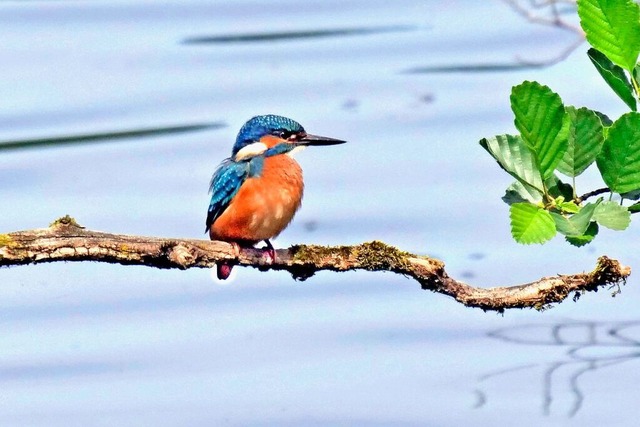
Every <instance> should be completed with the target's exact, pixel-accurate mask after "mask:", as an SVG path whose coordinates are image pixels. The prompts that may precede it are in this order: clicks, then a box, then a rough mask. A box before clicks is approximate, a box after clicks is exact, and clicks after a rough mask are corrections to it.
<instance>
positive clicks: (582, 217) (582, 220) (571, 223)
mask: <svg viewBox="0 0 640 427" xmlns="http://www.w3.org/2000/svg"><path fill="white" fill-rule="evenodd" d="M599 203H600V202H597V203H588V204H587V205H585V206H584V207H582V209H580V211H579V212H578V213H576V214H574V215H571V216H565V215H561V214H559V213H556V212H551V217H552V218H553V220H554V222H555V223H556V229H557V230H558V232H559V233H561V234H564V235H565V236H582V235H583V234H584V233H585V232H586V231H587V227H588V226H589V223H590V222H591V218H592V217H593V213H594V211H595V209H596V207H597V206H598V204H599Z"/></svg>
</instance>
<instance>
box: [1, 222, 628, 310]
mask: <svg viewBox="0 0 640 427" xmlns="http://www.w3.org/2000/svg"><path fill="white" fill-rule="evenodd" d="M221 260H225V261H227V262H229V261H230V262H231V263H233V264H237V265H241V266H251V267H255V268H258V269H260V270H270V269H271V270H286V271H288V272H290V273H291V275H292V276H293V277H294V278H295V279H298V280H305V279H308V278H309V277H311V276H313V275H314V274H315V273H316V272H317V271H321V270H331V271H348V270H368V271H390V272H394V273H398V274H402V275H405V276H408V277H411V278H413V279H415V280H416V281H418V282H419V283H420V285H421V287H422V289H426V290H431V291H434V292H438V293H441V294H444V295H449V296H451V297H453V298H454V299H455V300H456V301H458V302H460V303H462V304H464V305H466V306H468V307H479V308H481V309H483V310H496V311H500V312H502V311H504V310H505V309H509V308H525V307H532V308H536V309H543V308H547V307H548V306H549V305H550V304H553V303H557V302H561V301H562V300H564V299H565V298H566V297H567V296H568V295H569V294H570V293H571V292H575V293H576V295H575V296H574V300H575V299H577V296H579V295H580V294H581V293H583V292H586V291H597V290H598V288H600V287H603V286H606V287H611V286H616V287H619V285H620V284H621V283H622V284H624V283H625V281H626V278H627V277H628V276H629V274H630V273H631V269H630V268H629V267H625V266H622V265H621V264H620V263H619V262H618V261H616V260H613V259H609V258H607V257H605V256H603V257H600V258H599V259H598V263H597V265H596V268H595V269H594V270H593V271H592V272H590V273H578V274H573V275H557V276H551V277H543V278H542V279H539V280H537V281H535V282H531V283H527V284H523V285H518V286H511V287H495V288H476V287H473V286H470V285H467V284H465V283H462V282H459V281H457V280H454V279H452V278H451V277H449V275H448V274H447V273H446V271H445V269H444V263H443V262H442V261H439V260H437V259H434V258H430V257H427V256H419V255H414V254H411V253H408V252H404V251H401V250H399V249H396V248H394V247H393V246H389V245H386V244H384V243H382V242H377V241H374V242H369V243H363V244H360V245H355V246H333V247H327V246H316V245H296V246H292V247H290V248H289V249H280V250H278V251H277V254H276V261H275V262H273V263H271V262H270V260H269V258H268V257H265V256H264V252H263V251H262V250H261V249H254V248H242V249H240V250H238V249H237V246H235V245H232V244H230V243H226V242H219V241H213V242H209V241H206V240H195V239H173V238H160V237H143V236H129V235H121V234H111V233H102V232H97V231H91V230H86V229H84V228H82V227H81V226H79V225H78V224H77V223H76V222H75V220H73V218H71V217H69V216H65V217H63V218H60V219H58V220H56V221H55V222H54V223H53V224H51V226H49V228H43V229H36V230H27V231H17V232H13V233H8V234H0V267H1V266H12V265H24V264H34V263H43V262H54V261H99V262H107V263H117V264H125V265H132V264H133V265H146V266H150V267H157V268H178V269H187V268H192V267H200V268H210V267H213V266H214V265H215V262H216V261H221Z"/></svg>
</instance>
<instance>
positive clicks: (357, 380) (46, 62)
mask: <svg viewBox="0 0 640 427" xmlns="http://www.w3.org/2000/svg"><path fill="white" fill-rule="evenodd" d="M334 30H339V31H334ZM307 31H312V32H313V31H315V33H306V32H307ZM332 31H334V32H333V33H332ZM274 33H277V34H280V35H279V36H276V37H274V36H273V34H274ZM267 35H271V37H267ZM573 41H574V35H572V34H571V33H569V32H563V31H560V30H557V29H553V28H548V27H544V26H536V25H532V24H528V23H526V22H524V21H523V20H522V18H521V17H519V16H517V15H516V14H514V13H513V11H512V10H511V9H509V8H508V7H507V6H506V5H505V4H504V3H502V2H500V1H491V2H478V1H471V0H466V1H463V0H460V1H415V0H406V1H404V0H403V1H394V2H388V1H376V0H374V1H371V0H366V1H364V0H362V1H357V0H354V1H337V0H330V1H324V2H317V3H312V2H304V1H283V0H276V1H268V2H267V1H264V2H261V1H231V0H222V1H217V2H204V1H196V0H188V1H181V2H177V1H173V2H171V1H165V2H151V1H139V2H131V1H118V2H112V1H110V2H103V1H92V2H81V1H46V2H39V1H30V2H5V3H3V4H1V5H0V61H1V64H0V94H2V96H0V143H9V142H18V143H19V142H21V141H22V142H24V141H28V140H29V141H30V140H40V139H46V138H61V139H64V138H68V137H73V136H78V135H93V134H101V133H106V134H110V133H114V132H121V131H130V130H144V129H147V130H148V129H163V128H166V127H175V126H192V125H194V126H195V125H210V127H206V128H204V129H200V130H194V131H192V132H182V133H168V132H167V133H162V132H160V133H159V135H157V136H155V137H146V138H128V139H111V140H104V141H102V142H103V143H86V144H68V145H64V144H50V145H46V146H41V147H39V148H33V149H14V150H5V151H0V182H1V183H2V185H1V186H0V231H2V232H6V231H14V230H21V229H30V228H38V227H44V226H46V225H47V224H49V223H50V222H51V221H52V220H54V219H55V218H57V217H59V216H62V215H64V214H71V215H72V216H74V217H75V218H76V219H77V220H78V221H79V222H80V223H81V224H82V225H84V226H86V227H88V228H90V229H95V230H104V231H111V232H118V233H130V234H141V235H158V236H173V237H185V238H205V237H206V236H205V235H204V234H203V233H202V232H203V229H204V218H205V213H206V207H207V205H208V196H207V188H208V182H209V179H210V176H211V174H212V172H213V171H214V169H215V167H216V166H217V164H218V162H219V161H220V160H221V159H222V158H224V157H226V156H228V154H229V151H230V148H231V145H232V142H233V140H234V138H235V134H236V132H237V130H238V129H239V127H240V126H241V125H242V124H243V123H244V121H245V120H247V119H248V118H250V117H252V116H253V115H256V114H264V113H276V114H282V115H285V116H290V117H292V118H294V119H296V120H298V121H300V122H301V123H302V124H303V125H304V126H305V127H306V128H307V130H308V131H310V132H312V133H317V134H321V135H327V136H332V137H337V138H343V139H346V140H348V141H349V143H348V144H346V145H343V146H336V147H328V148H313V149H308V150H306V151H305V152H303V153H301V154H300V155H299V157H298V159H299V161H300V163H301V164H302V166H303V169H304V171H305V179H306V195H305V200H304V204H303V208H302V210H301V211H300V212H299V213H298V215H297V216H296V219H295V221H294V222H293V223H292V224H291V226H290V227H289V228H288V229H287V230H286V231H285V232H284V233H283V234H282V235H281V236H280V237H279V238H278V239H277V240H276V241H275V244H276V245H277V246H278V247H286V246H288V245H290V244H294V243H317V244H355V243H360V242H363V241H369V240H373V239H378V240H382V241H384V242H387V243H390V244H393V245H397V246H398V247H400V248H402V249H404V250H408V251H412V252H416V253H421V254H429V255H433V256H436V257H439V258H440V259H442V260H444V261H445V262H446V264H447V271H448V272H449V274H450V275H451V276H453V277H455V278H459V279H461V280H464V281H467V282H469V283H472V284H474V285H478V286H497V285H511V284H517V283H523V282H527V281H531V280H535V279H537V278H539V277H541V276H544V275H554V274H556V273H575V272H580V271H583V270H585V271H588V270H590V269H592V268H593V267H594V265H595V260H596V258H597V257H598V256H599V255H602V254H607V255H609V256H611V257H615V258H619V259H621V260H622V261H623V262H624V263H626V264H629V265H632V266H640V256H638V251H637V240H636V239H635V238H634V237H633V236H636V235H637V232H638V226H637V225H632V227H631V229H630V230H629V231H628V232H626V233H616V232H613V231H608V230H606V229H603V230H601V233H600V236H598V238H597V239H596V242H595V243H593V244H592V245H590V246H587V247H585V248H582V249H576V248H573V247H569V246H568V245H566V244H564V243H563V242H562V240H561V239H559V238H557V239H556V240H554V241H553V242H552V243H550V244H548V245H546V246H544V247H540V246H520V245H517V244H516V243H514V242H513V241H512V239H511V237H510V234H509V223H508V211H507V206H506V205H504V204H503V203H502V201H501V200H500V197H501V196H502V195H503V193H504V189H505V188H506V186H508V185H509V184H510V182H511V179H510V178H509V176H508V175H506V174H505V173H504V172H502V171H501V170H500V169H499V168H498V167H497V166H496V165H495V163H494V162H493V161H492V160H491V159H490V157H489V156H488V155H487V154H486V153H485V152H484V151H483V150H482V149H481V148H480V146H479V145H478V143H477V142H478V140H479V139H480V138H482V137H488V136H492V135H495V134H499V133H506V132H514V127H513V122H512V116H511V113H510V108H509V93H510V88H511V86H513V85H515V84H518V83H520V82H521V81H523V80H525V79H530V80H534V79H535V80H538V81H540V82H542V83H544V84H547V85H549V86H551V87H552V88H554V89H555V90H556V91H557V92H559V93H560V94H561V96H562V97H563V99H564V101H565V102H566V103H567V104H573V105H578V106H582V105H585V106H588V107H590V108H593V109H598V110H601V111H604V112H607V113H608V114H609V115H610V116H611V117H617V116H618V115H620V114H621V113H623V112H624V111H625V106H624V104H623V103H622V102H621V101H619V100H618V99H617V98H616V97H615V95H613V94H612V93H611V92H610V91H609V90H608V89H607V88H606V87H605V85H604V84H603V83H602V82H601V81H600V77H599V76H598V75H597V73H596V72H595V70H594V69H593V68H592V66H591V64H590V63H589V61H588V59H587V57H586V55H585V51H586V49H587V47H586V45H583V46H581V47H580V48H578V49H577V50H576V51H575V52H574V53H573V54H572V55H571V56H570V57H569V58H568V59H567V60H566V61H564V62H561V63H559V64H557V65H554V66H551V67H546V68H523V69H515V70H512V71H503V72H440V73H415V72H411V70H414V69H415V68H417V67H438V66H451V65H462V66H464V65H483V64H513V63H517V60H518V58H520V59H524V60H530V61H540V60H547V59H549V58H553V57H554V56H555V55H557V54H559V53H560V52H561V51H562V50H563V49H565V48H566V47H567V46H568V45H570V44H571V43H573ZM578 185H579V187H578V191H579V192H580V191H587V190H589V189H593V188H595V186H597V185H598V181H597V174H596V173H594V172H593V171H591V173H588V174H587V176H586V177H584V178H581V179H580V180H579V182H578ZM0 284H1V285H2V286H0V424H2V425H47V426H54V425H60V426H68V425H120V426H123V425H136V426H137V425H154V426H158V425H167V426H169V425H433V426H449V425H451V426H456V425H470V424H472V425H495V424H496V423H502V424H506V425H511V424H513V423H517V424H518V425H523V426H527V425H541V424H542V425H576V426H601V425H632V420H634V419H636V417H637V402H638V399H637V393H636V390H637V384H638V383H639V382H640V375H639V374H638V372H640V370H639V369H638V362H637V360H636V352H637V346H638V344H637V342H636V340H635V339H634V338H633V337H634V336H639V335H640V333H639V331H638V330H637V327H636V324H635V323H634V322H635V321H636V319H637V318H638V315H637V307H638V304H637V301H638V298H639V297H640V294H639V292H638V290H637V284H638V282H637V279H636V278H635V277H632V279H631V280H630V281H629V282H628V284H627V286H626V287H624V288H623V292H622V294H621V295H619V296H617V297H616V298H612V297H611V296H610V293H609V292H607V291H600V292H598V293H597V294H589V295H585V296H584V297H583V298H581V299H580V301H579V302H578V303H573V302H571V301H568V302H565V303H563V304H561V305H559V306H557V307H555V308H553V309H552V310H549V311H546V312H543V313H538V312H535V311H529V310H527V311H510V312H507V313H506V314H505V315H504V316H501V315H497V314H495V313H484V312H482V311H480V310H477V309H468V308H465V307H463V306H461V305H460V304H458V303H455V302H454V301H452V300H451V299H449V298H447V297H444V296H442V295H436V294H432V293H430V292H425V291H422V290H420V288H419V286H418V285H417V284H416V283H415V282H412V281H411V280H409V279H407V278H404V277H401V276H398V275H393V274H390V273H366V272H356V273H354V272H350V273H343V274H337V273H320V274H317V275H316V276H314V277H313V278H311V279H309V280H308V281H306V282H303V283H300V282H295V281H293V280H292V279H291V277H290V276H289V275H287V274H286V273H283V272H268V273H261V272H258V271H256V270H253V269H238V271H237V276H235V278H234V280H233V281H232V282H231V283H229V284H226V285H221V284H220V283H218V282H216V281H215V280H214V279H212V276H211V272H210V271H207V270H196V269H194V270H189V271H160V270H154V269H150V268H144V267H131V266H128V267H123V266H117V265H103V264H97V263H56V264H51V265H37V266H27V267H16V268H10V269H2V270H0ZM612 331H613V332H612ZM634 332H635V334H634ZM622 335H624V337H626V338H624V339H623V338H620V336H622ZM559 336H562V337H561V338H558V337H559ZM509 337H511V338H509ZM594 337H596V338H594ZM575 348H579V351H572V349H575ZM629 423H631V424H629Z"/></svg>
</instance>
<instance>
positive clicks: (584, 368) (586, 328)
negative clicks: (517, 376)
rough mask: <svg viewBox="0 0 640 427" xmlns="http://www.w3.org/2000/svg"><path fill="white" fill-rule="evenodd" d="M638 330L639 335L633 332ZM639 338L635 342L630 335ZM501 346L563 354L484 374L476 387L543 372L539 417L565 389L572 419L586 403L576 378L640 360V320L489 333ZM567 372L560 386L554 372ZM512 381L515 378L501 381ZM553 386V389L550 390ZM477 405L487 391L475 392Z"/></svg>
mask: <svg viewBox="0 0 640 427" xmlns="http://www.w3.org/2000/svg"><path fill="white" fill-rule="evenodd" d="M634 327H637V330H635V331H634V330H632V328H634ZM634 333H635V334H636V335H638V338H635V337H634V336H633V334H634ZM487 336H489V337H490V338H494V339H497V340H500V341H503V342H505V343H511V344H523V345H528V346H544V347H556V348H557V347H560V348H562V349H563V350H564V351H563V353H564V357H563V358H562V359H561V360H555V361H551V362H546V363H535V364H528V365H522V366H514V367H508V368H505V369H502V370H500V371H498V372H492V373H488V374H485V375H482V376H481V377H480V378H479V380H478V381H479V382H480V383H482V382H486V381H488V380H490V379H494V378H496V377H510V374H512V373H514V372H516V371H524V370H530V369H539V368H542V369H543V375H542V378H541V383H542V384H541V392H542V412H543V413H544V414H545V415H550V414H551V405H552V403H553V402H554V399H555V398H556V397H557V395H558V394H560V392H561V391H560V390H569V394H570V396H569V399H570V400H571V401H572V403H571V405H570V407H569V408H567V412H566V413H567V415H568V416H569V417H573V416H574V415H575V414H577V413H578V411H580V409H581V408H582V406H583V404H584V399H585V396H584V392H583V390H582V389H581V388H580V381H579V380H580V379H581V378H582V377H583V376H584V375H586V374H591V375H597V374H601V372H600V371H601V370H602V369H604V368H608V367H611V366H615V365H619V364H621V363H625V362H631V361H634V360H635V359H638V358H640V320H638V321H629V322H590V321H585V322H579V321H576V322H572V321H568V322H564V323H557V324H552V325H523V326H519V327H514V328H508V329H499V330H496V331H492V332H489V333H488V334H487ZM560 370H563V371H565V372H569V375H568V379H567V380H566V381H565V384H561V382H560V380H561V378H558V377H559V374H558V371H560ZM503 380H507V381H512V380H513V378H503ZM554 384H555V385H554ZM476 395H477V401H478V403H477V405H476V407H482V406H484V405H486V404H487V402H488V400H489V396H488V395H487V393H486V392H484V391H482V390H480V389H478V390H476Z"/></svg>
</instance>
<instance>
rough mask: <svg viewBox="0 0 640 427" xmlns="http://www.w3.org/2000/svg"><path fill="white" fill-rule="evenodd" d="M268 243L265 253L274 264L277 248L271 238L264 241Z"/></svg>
mask: <svg viewBox="0 0 640 427" xmlns="http://www.w3.org/2000/svg"><path fill="white" fill-rule="evenodd" d="M264 242H265V243H266V244H267V247H266V248H264V253H265V254H266V255H267V256H268V257H269V264H273V263H274V262H276V250H275V249H274V247H273V245H272V244H271V242H270V241H269V240H265V241H264Z"/></svg>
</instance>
